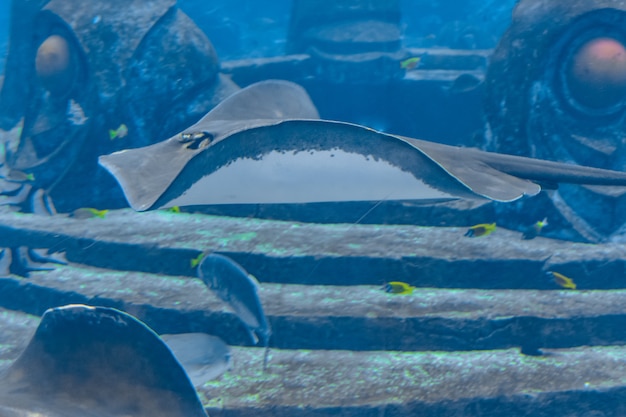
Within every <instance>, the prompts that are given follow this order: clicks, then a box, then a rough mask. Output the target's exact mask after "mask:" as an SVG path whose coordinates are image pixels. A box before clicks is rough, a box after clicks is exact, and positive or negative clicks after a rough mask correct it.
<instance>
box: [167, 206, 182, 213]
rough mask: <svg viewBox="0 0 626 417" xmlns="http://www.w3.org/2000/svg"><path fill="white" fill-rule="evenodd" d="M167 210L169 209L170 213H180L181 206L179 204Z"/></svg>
mask: <svg viewBox="0 0 626 417" xmlns="http://www.w3.org/2000/svg"><path fill="white" fill-rule="evenodd" d="M165 211H169V212H170V213H180V207H178V206H174V207H170V208H168V209H165Z"/></svg>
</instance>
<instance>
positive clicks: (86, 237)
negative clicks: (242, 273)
mask: <svg viewBox="0 0 626 417" xmlns="http://www.w3.org/2000/svg"><path fill="white" fill-rule="evenodd" d="M466 230H467V228H466V227H421V226H408V225H400V226H396V225H367V224H311V223H309V224H307V223H297V222H281V221H271V220H258V219H247V218H230V217H219V216H207V215H199V214H185V213H180V214H177V213H169V212H164V211H154V212H146V213H136V212H133V211H131V210H117V211H112V212H110V213H108V214H107V215H106V217H105V218H104V219H100V218H92V219H72V218H67V217H64V216H55V217H42V216H35V215H30V214H18V213H13V212H11V211H8V210H2V211H0V247H2V246H8V247H15V246H22V245H25V246H31V247H44V248H52V249H53V250H58V251H66V252H67V256H68V259H69V260H71V261H73V262H75V263H81V264H87V265H92V266H97V267H104V268H108V269H118V270H135V271H144V272H153V273H162V274H170V275H186V276H194V275H195V271H194V270H193V269H192V268H191V266H190V260H191V259H192V258H194V257H195V256H197V255H198V254H199V253H201V252H203V251H217V252H220V253H224V254H226V255H229V256H231V257H232V258H233V259H234V260H235V261H237V262H238V263H240V264H241V265H242V266H244V267H245V268H246V269H247V270H248V271H249V272H250V273H252V274H253V275H255V276H256V277H257V278H258V279H259V280H260V281H262V282H274V283H298V284H325V285H380V284H382V283H384V282H387V281H396V280H399V281H406V282H408V283H410V284H412V285H415V286H419V287H438V288H485V289H494V288H502V289H505V288H516V289H554V288H556V285H555V284H554V282H553V281H552V279H551V278H550V277H548V276H547V275H546V271H548V270H552V271H557V272H561V273H563V274H566V275H568V276H570V277H571V278H572V279H573V280H574V281H575V282H576V284H577V285H578V288H580V289H607V288H624V287H625V284H626V280H624V278H623V277H624V276H625V260H626V246H624V245H623V244H598V245H594V244H583V243H572V242H565V241H558V240H552V239H545V238H541V237H539V238H536V239H533V240H522V239H521V235H520V233H518V232H513V231H510V230H505V229H501V228H498V229H497V230H496V231H495V232H494V233H492V234H491V235H489V236H485V237H480V238H467V237H464V236H463V235H464V233H465V231H466Z"/></svg>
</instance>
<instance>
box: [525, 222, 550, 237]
mask: <svg viewBox="0 0 626 417" xmlns="http://www.w3.org/2000/svg"><path fill="white" fill-rule="evenodd" d="M547 225H548V218H547V217H545V218H544V219H543V220H540V221H538V222H537V223H535V224H533V225H532V226H530V227H529V228H528V229H526V230H525V231H524V234H523V235H522V239H525V240H530V239H534V238H536V237H537V236H539V233H541V229H543V228H544V227H546V226H547Z"/></svg>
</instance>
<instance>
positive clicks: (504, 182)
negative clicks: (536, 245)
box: [403, 137, 541, 202]
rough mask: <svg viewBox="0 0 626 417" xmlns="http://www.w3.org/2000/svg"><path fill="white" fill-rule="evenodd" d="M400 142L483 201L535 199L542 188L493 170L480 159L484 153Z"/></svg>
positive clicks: (408, 140) (435, 145)
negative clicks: (415, 148)
mask: <svg viewBox="0 0 626 417" xmlns="http://www.w3.org/2000/svg"><path fill="white" fill-rule="evenodd" d="M403 139H404V140H406V141H407V142H409V143H411V144H412V145H414V146H415V147H417V148H418V149H420V150H421V151H423V152H424V153H425V154H426V155H427V156H428V157H430V158H431V159H432V160H433V161H434V162H436V163H437V164H439V165H440V166H441V167H442V168H443V169H445V170H446V171H447V172H448V173H449V174H450V175H452V176H453V177H454V178H456V179H457V180H458V181H460V182H461V183H462V184H463V185H465V186H466V187H467V188H469V189H470V190H471V191H472V192H474V193H476V194H478V195H481V196H483V197H486V198H489V199H491V200H494V201H501V202H509V201H514V200H517V199H519V198H521V197H523V196H533V195H536V194H538V193H539V192H540V191H541V185H539V184H537V183H535V182H533V181H530V180H527V179H524V178H519V177H517V176H514V175H510V174H507V173H506V172H504V171H502V170H499V169H495V168H493V167H492V166H491V165H489V164H488V163H486V162H485V160H484V158H482V156H483V154H487V153H486V152H480V151H478V150H475V149H468V148H459V147H454V146H446V145H441V144H437V143H432V142H427V141H423V140H417V139H411V138H404V137H403ZM488 155H489V154H488Z"/></svg>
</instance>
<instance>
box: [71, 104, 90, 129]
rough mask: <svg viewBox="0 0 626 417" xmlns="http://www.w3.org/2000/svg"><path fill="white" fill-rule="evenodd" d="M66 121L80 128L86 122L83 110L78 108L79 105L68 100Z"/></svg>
mask: <svg viewBox="0 0 626 417" xmlns="http://www.w3.org/2000/svg"><path fill="white" fill-rule="evenodd" d="M67 119H68V120H69V121H70V122H71V123H72V124H73V125H76V126H82V125H84V124H85V123H86V122H87V119H88V118H87V117H85V112H84V111H83V108H82V107H80V104H78V103H77V102H75V101H74V100H70V101H69V103H68V104H67Z"/></svg>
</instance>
